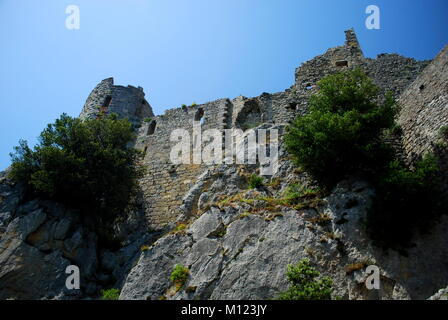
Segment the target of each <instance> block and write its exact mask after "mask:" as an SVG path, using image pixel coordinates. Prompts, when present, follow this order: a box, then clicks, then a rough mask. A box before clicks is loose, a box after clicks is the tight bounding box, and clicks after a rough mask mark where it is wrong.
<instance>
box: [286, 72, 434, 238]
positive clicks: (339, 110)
mask: <svg viewBox="0 0 448 320" xmlns="http://www.w3.org/2000/svg"><path fill="white" fill-rule="evenodd" d="M318 87H319V91H318V92H317V93H316V94H314V95H313V96H311V98H310V113H309V114H307V115H305V116H299V117H297V118H296V119H295V121H294V122H293V123H292V124H291V126H290V127H289V128H288V129H289V130H288V132H287V134H286V136H285V143H286V147H287V149H288V151H289V153H290V154H291V155H292V156H293V160H294V162H295V163H296V164H297V165H299V166H301V167H302V168H304V169H305V170H307V171H308V172H309V173H310V174H311V175H312V176H313V177H314V178H315V179H316V180H317V182H318V183H319V184H321V185H323V186H325V187H327V188H331V187H333V186H334V185H335V184H336V183H337V182H339V181H341V180H342V179H344V178H348V177H351V176H358V177H362V178H364V179H367V180H368V181H370V182H371V183H372V184H373V185H374V186H375V189H376V191H377V197H376V200H375V202H374V204H373V206H372V210H371V214H370V216H369V219H368V221H367V227H368V229H369V230H370V231H371V235H372V237H373V238H374V239H376V240H379V241H381V242H382V243H383V244H387V245H390V244H401V245H407V244H408V241H409V239H410V236H411V235H412V230H413V229H415V227H416V226H422V225H424V224H426V222H427V221H430V219H429V218H430V217H431V216H433V215H434V214H435V213H436V212H437V204H438V203H440V201H439V199H438V197H439V192H438V187H437V175H438V166H437V159H436V157H435V156H433V155H427V156H425V157H423V159H421V160H420V161H418V162H417V163H416V165H415V168H413V169H411V168H408V167H407V166H406V165H405V164H404V163H403V161H402V160H401V159H400V158H399V157H398V156H397V155H396V154H395V151H394V149H393V148H392V147H391V146H390V145H389V144H387V143H386V142H384V134H385V133H386V132H387V131H389V132H394V131H396V130H394V128H396V127H397V125H396V123H395V121H394V118H395V116H396V113H397V111H398V108H397V105H396V103H395V101H394V99H393V97H392V95H391V94H386V95H385V97H383V98H382V99H378V93H379V88H378V87H377V86H375V85H374V84H373V82H372V80H371V79H370V78H369V77H368V76H367V75H365V74H364V73H363V72H362V71H361V70H360V69H355V70H348V71H344V72H340V73H337V74H334V75H330V76H327V77H325V78H323V79H322V80H321V81H319V82H318ZM378 101H383V102H382V103H379V102H378Z"/></svg>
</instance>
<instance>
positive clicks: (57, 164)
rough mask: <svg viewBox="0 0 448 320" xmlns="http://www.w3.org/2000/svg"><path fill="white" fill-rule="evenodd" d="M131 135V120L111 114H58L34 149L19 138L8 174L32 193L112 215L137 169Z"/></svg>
mask: <svg viewBox="0 0 448 320" xmlns="http://www.w3.org/2000/svg"><path fill="white" fill-rule="evenodd" d="M133 138H134V132H133V130H132V126H131V124H130V122H129V121H128V120H125V119H118V118H117V116H116V115H114V114H112V115H110V116H107V117H99V118H97V119H88V120H85V121H82V120H80V119H78V118H72V117H70V116H68V115H66V114H62V115H61V116H60V118H59V119H57V120H56V121H55V122H54V123H52V124H49V125H48V126H47V128H46V129H44V130H43V131H42V133H41V134H40V137H39V143H38V144H37V145H36V146H35V147H34V148H33V149H32V148H30V147H29V146H28V144H27V142H26V141H23V140H22V141H20V144H19V146H17V147H15V148H14V149H15V152H14V153H11V158H12V167H11V172H10V177H11V178H12V179H14V180H15V181H17V182H22V183H24V184H25V185H26V186H27V187H28V190H29V191H30V192H31V193H32V194H33V195H38V196H40V197H44V198H49V199H52V200H56V201H59V202H61V203H64V204H67V205H70V206H72V207H75V208H79V209H81V212H83V213H84V214H89V215H91V216H93V217H94V218H96V219H97V221H98V222H105V221H111V220H113V219H114V218H115V217H117V216H118V215H119V214H121V213H122V212H123V211H124V210H125V208H126V207H127V206H128V204H129V203H130V200H131V199H132V197H133V196H134V195H135V192H136V187H137V178H138V177H139V176H140V174H141V169H140V167H139V165H138V161H137V160H138V155H139V152H138V151H137V150H135V149H133V148H131V147H130V145H129V143H130V142H131V141H132V139H133Z"/></svg>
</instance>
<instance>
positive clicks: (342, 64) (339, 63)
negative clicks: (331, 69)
mask: <svg viewBox="0 0 448 320" xmlns="http://www.w3.org/2000/svg"><path fill="white" fill-rule="evenodd" d="M347 66H348V61H347V60H339V61H336V67H347Z"/></svg>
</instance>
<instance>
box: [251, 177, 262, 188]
mask: <svg viewBox="0 0 448 320" xmlns="http://www.w3.org/2000/svg"><path fill="white" fill-rule="evenodd" d="M263 182H264V178H263V177H261V176H258V175H256V174H251V175H250V177H249V189H256V188H260V187H261V186H263Z"/></svg>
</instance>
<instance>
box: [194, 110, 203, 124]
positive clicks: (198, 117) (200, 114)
mask: <svg viewBox="0 0 448 320" xmlns="http://www.w3.org/2000/svg"><path fill="white" fill-rule="evenodd" d="M194 121H200V122H201V125H202V124H204V109H202V108H199V109H198V110H197V111H196V113H195V114H194Z"/></svg>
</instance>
